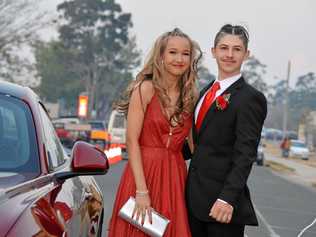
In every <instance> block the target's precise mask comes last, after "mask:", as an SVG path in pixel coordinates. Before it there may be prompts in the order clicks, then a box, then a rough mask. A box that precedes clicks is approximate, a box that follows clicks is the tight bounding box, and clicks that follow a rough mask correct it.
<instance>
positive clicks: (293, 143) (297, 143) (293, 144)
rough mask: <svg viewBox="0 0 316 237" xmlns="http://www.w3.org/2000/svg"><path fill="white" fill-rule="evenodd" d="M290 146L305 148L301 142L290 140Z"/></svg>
mask: <svg viewBox="0 0 316 237" xmlns="http://www.w3.org/2000/svg"><path fill="white" fill-rule="evenodd" d="M292 146H295V147H302V148H305V147H306V145H305V144H304V143H301V142H292Z"/></svg>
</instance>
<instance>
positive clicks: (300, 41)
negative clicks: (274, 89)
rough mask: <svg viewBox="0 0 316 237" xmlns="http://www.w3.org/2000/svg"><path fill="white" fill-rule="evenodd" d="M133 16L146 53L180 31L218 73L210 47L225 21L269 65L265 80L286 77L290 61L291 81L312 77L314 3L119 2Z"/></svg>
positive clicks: (315, 37) (315, 50) (302, 0)
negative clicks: (244, 30)
mask: <svg viewBox="0 0 316 237" xmlns="http://www.w3.org/2000/svg"><path fill="white" fill-rule="evenodd" d="M117 2H119V3H120V4H121V5H122V8H123V10H124V11H127V12H131V13H132V20H133V23H134V27H133V30H132V31H133V33H134V34H135V35H136V36H137V41H138V46H139V48H140V49H142V51H143V53H144V54H145V55H146V53H148V51H149V49H150V47H151V46H152V44H153V42H154V40H155V39H156V37H157V36H158V35H160V34H161V33H163V32H165V31H169V30H171V29H172V28H174V27H180V28H181V29H182V30H183V31H185V32H186V33H187V34H189V35H190V36H191V37H192V38H193V39H195V40H196V41H198V42H199V43H200V46H201V48H202V50H203V51H204V52H205V54H206V56H205V65H206V66H207V67H208V68H209V70H210V71H211V72H212V73H214V74H216V65H215V62H214V60H213V59H212V57H211V56H210V53H209V49H210V48H211V46H212V42H213V38H214V36H215V34H216V32H217V31H218V30H219V28H220V27H221V26H222V25H223V24H225V23H235V24H238V23H241V24H243V25H246V26H247V27H248V29H249V31H250V50H251V53H252V54H253V55H254V56H256V57H257V58H258V59H259V60H260V61H261V62H262V63H264V64H266V65H267V72H268V74H267V81H268V82H270V83H273V82H275V80H278V79H276V78H274V77H279V78H284V77H286V70H287V62H288V60H291V62H292V73H291V81H292V83H291V84H293V82H295V81H296V78H297V77H298V76H300V75H303V74H305V73H308V72H315V73H316V59H315V57H316V26H315V24H316V1H315V0H300V1H298V0H292V1H286V0H265V1H256V0H240V1H236V0H226V1H225V0H222V1H221V0H217V1H212V0H195V1H184V0H159V1H153V0H117Z"/></svg>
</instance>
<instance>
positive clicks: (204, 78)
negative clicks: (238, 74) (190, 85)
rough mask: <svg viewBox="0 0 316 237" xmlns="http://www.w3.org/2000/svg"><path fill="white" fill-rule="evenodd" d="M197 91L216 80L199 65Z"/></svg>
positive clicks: (205, 68)
mask: <svg viewBox="0 0 316 237" xmlns="http://www.w3.org/2000/svg"><path fill="white" fill-rule="evenodd" d="M198 78H199V89H203V88H204V87H205V86H207V84H209V83H210V82H211V81H214V80H216V77H215V75H213V74H212V73H210V71H209V70H208V69H207V67H205V66H203V65H200V66H199V67H198Z"/></svg>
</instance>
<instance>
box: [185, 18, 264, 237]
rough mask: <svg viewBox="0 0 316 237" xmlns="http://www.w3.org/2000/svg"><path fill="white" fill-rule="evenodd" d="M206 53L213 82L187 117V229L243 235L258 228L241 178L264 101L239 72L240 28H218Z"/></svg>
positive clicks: (243, 54)
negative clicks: (213, 67) (214, 70)
mask: <svg viewBox="0 0 316 237" xmlns="http://www.w3.org/2000/svg"><path fill="white" fill-rule="evenodd" d="M212 54H213V57H214V58H215V59H216V62H217V64H218V78H217V79H216V80H215V82H212V83H210V84H209V85H208V86H207V87H206V88H204V89H203V90H202V91H201V94H200V98H199V100H198V102H197V105H196V108H195V112H194V119H193V120H194V121H193V129H192V130H193V143H194V152H193V154H192V160H191V163H190V167H189V175H188V179H187V186H186V200H187V207H188V212H189V222H190V228H191V232H192V236H193V237H204V236H208V237H243V236H244V228H245V225H258V221H257V218H256V215H255V211H254V208H253V205H252V202H251V198H250V194H249V190H248V187H247V179H248V176H249V173H250V171H251V168H252V164H253V162H254V161H255V159H256V154H257V146H258V143H259V140H260V137H261V129H262V126H263V122H264V120H265V117H266V113H267V103H266V99H265V97H264V95H263V94H262V93H261V92H259V91H258V90H256V89H255V88H253V87H252V86H250V85H249V84H247V83H246V82H245V80H244V78H243V77H242V75H241V73H240V70H241V66H242V63H243V62H244V60H246V59H247V58H248V56H249V51H248V32H247V31H246V29H245V28H244V27H242V26H238V25H237V26H236V25H235V26H233V25H229V24H228V25H224V26H223V27H222V28H221V30H220V31H219V32H218V33H217V35H216V37H215V42H214V47H213V48H212Z"/></svg>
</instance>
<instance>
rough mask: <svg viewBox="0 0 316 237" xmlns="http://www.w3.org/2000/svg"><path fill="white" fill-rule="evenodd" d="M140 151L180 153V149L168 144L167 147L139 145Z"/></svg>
mask: <svg viewBox="0 0 316 237" xmlns="http://www.w3.org/2000/svg"><path fill="white" fill-rule="evenodd" d="M140 149H141V150H142V151H146V152H147V151H151V152H173V153H180V152H181V149H180V148H178V146H174V145H172V144H170V145H169V146H168V147H167V146H163V145H161V146H159V145H143V144H141V145H140Z"/></svg>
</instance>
